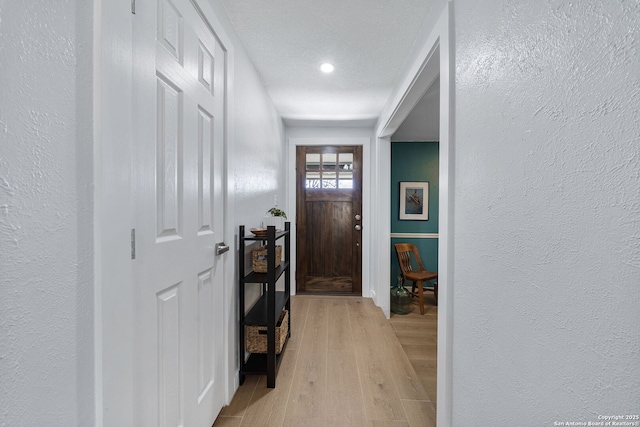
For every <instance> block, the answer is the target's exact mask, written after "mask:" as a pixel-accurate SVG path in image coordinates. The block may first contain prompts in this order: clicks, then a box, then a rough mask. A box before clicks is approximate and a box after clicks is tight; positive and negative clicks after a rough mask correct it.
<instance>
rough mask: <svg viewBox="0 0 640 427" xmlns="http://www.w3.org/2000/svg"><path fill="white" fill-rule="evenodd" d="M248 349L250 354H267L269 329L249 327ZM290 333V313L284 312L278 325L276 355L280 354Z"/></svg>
mask: <svg viewBox="0 0 640 427" xmlns="http://www.w3.org/2000/svg"><path fill="white" fill-rule="evenodd" d="M246 329H247V341H246V344H247V345H246V347H247V351H248V352H249V353H266V352H267V327H266V326H247V327H246ZM288 333H289V312H288V311H287V310H282V312H281V313H280V318H279V319H278V323H277V324H276V354H280V352H281V351H282V347H284V342H285V341H286V340H287V334H288Z"/></svg>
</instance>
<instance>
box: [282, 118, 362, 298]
mask: <svg viewBox="0 0 640 427" xmlns="http://www.w3.org/2000/svg"><path fill="white" fill-rule="evenodd" d="M310 129H313V128H310ZM338 133H339V130H338ZM287 145H288V147H287V165H288V167H287V202H288V206H289V211H290V212H293V216H292V217H291V219H290V220H291V223H292V224H295V223H296V217H295V215H296V214H295V211H296V209H295V206H296V202H297V200H296V147H297V146H299V145H361V146H362V296H364V297H369V296H370V295H371V289H372V284H371V276H370V270H371V264H370V262H369V258H370V256H371V251H370V247H371V229H372V222H371V207H370V206H371V205H370V203H371V176H372V175H371V168H370V165H371V137H370V136H340V135H339V134H338V135H335V136H334V135H331V136H317V137H290V136H287ZM291 207H293V208H291ZM296 250H297V247H296V228H295V226H294V227H291V268H292V270H291V274H292V277H296V276H295V274H296V256H295V254H296ZM295 289H296V286H291V294H292V295H295Z"/></svg>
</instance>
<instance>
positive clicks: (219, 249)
mask: <svg viewBox="0 0 640 427" xmlns="http://www.w3.org/2000/svg"><path fill="white" fill-rule="evenodd" d="M228 250H229V246H227V245H226V244H225V243H224V242H220V243H216V255H222V254H223V253H225V252H227V251H228Z"/></svg>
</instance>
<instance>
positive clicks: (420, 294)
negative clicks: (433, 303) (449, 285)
mask: <svg viewBox="0 0 640 427" xmlns="http://www.w3.org/2000/svg"><path fill="white" fill-rule="evenodd" d="M422 288H423V286H422V281H418V301H419V303H420V314H424V291H423V289H422Z"/></svg>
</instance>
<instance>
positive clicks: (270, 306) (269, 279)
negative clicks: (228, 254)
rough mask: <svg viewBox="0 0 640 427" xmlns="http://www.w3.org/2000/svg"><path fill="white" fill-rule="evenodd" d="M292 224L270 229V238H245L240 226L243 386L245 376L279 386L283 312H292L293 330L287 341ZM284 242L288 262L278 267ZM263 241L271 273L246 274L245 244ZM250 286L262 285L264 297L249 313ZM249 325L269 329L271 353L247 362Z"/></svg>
mask: <svg viewBox="0 0 640 427" xmlns="http://www.w3.org/2000/svg"><path fill="white" fill-rule="evenodd" d="M290 227H291V224H290V223H289V222H286V223H285V229H284V230H276V228H275V227H273V226H269V227H267V235H266V236H264V237H263V236H245V235H244V233H245V227H244V225H241V226H240V227H239V234H238V235H239V261H238V271H239V274H238V277H239V285H240V289H239V298H238V300H239V301H238V303H239V312H240V328H239V347H240V348H239V350H240V351H239V354H240V384H242V383H243V382H244V379H245V375H250V374H254V375H255V374H258V375H266V376H267V387H269V388H274V387H275V386H276V375H277V372H278V367H279V366H280V361H281V360H282V355H283V354H284V351H285V349H286V342H285V345H284V348H283V349H282V351H281V352H280V353H279V354H276V348H275V345H276V344H275V337H276V323H277V321H278V318H279V317H280V313H281V312H282V310H283V309H286V310H288V311H289V320H288V321H289V325H288V326H289V327H288V331H289V332H288V334H287V339H288V337H289V336H291V299H290V295H291V271H290V260H291V249H290V243H291V228H290ZM280 239H283V240H284V248H283V249H284V251H283V252H284V260H282V261H281V263H280V265H279V266H277V267H276V259H275V258H276V244H277V243H278V240H280ZM247 241H260V242H262V243H263V244H266V245H267V272H266V273H256V272H254V271H251V272H250V273H249V274H245V242H247ZM283 275H284V291H277V290H276V282H277V281H278V279H280V277H282V276H283ZM248 283H261V284H262V295H261V296H260V298H259V299H258V301H256V303H255V304H254V305H253V307H251V309H250V310H249V311H248V312H247V313H246V314H245V285H246V284H248ZM245 326H266V327H267V353H266V354H251V355H250V356H249V358H248V359H246V360H245V352H246V349H245Z"/></svg>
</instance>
